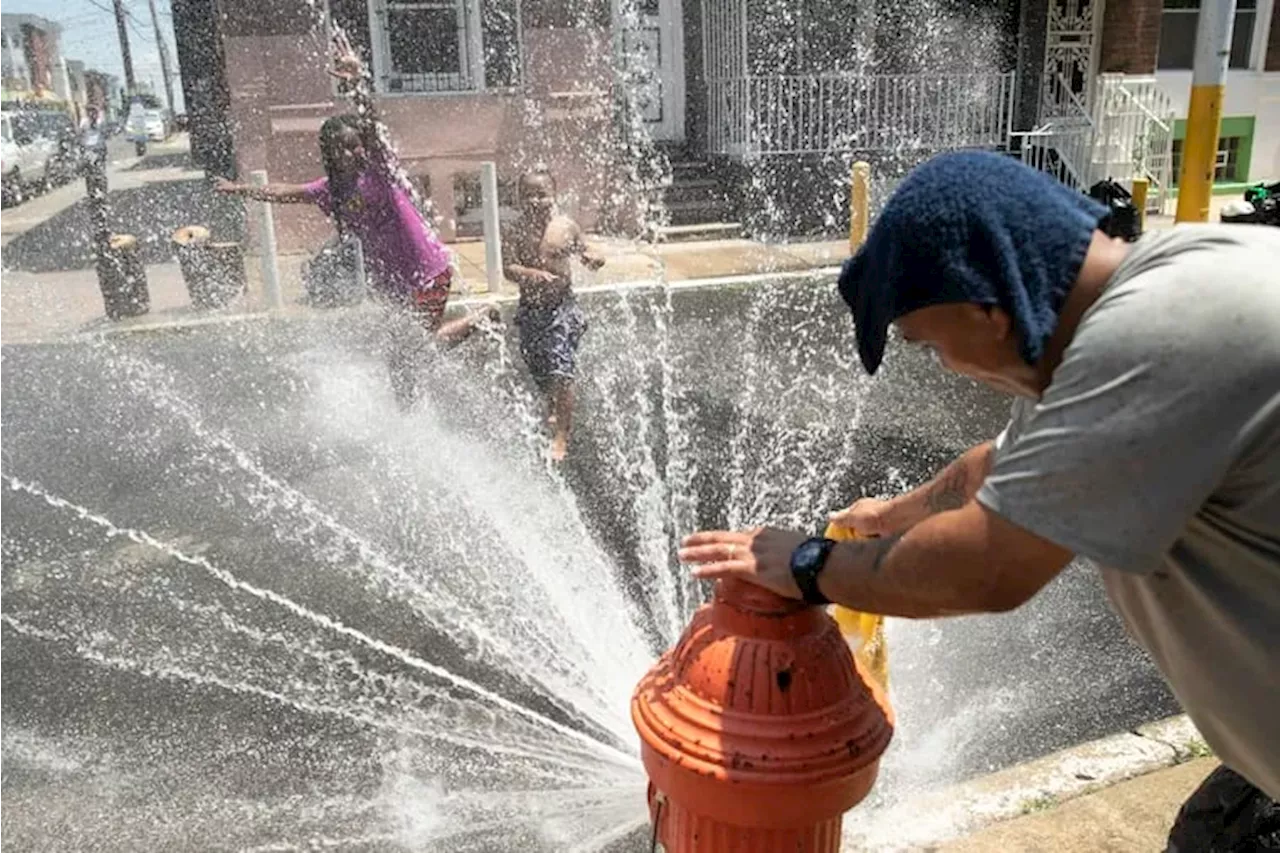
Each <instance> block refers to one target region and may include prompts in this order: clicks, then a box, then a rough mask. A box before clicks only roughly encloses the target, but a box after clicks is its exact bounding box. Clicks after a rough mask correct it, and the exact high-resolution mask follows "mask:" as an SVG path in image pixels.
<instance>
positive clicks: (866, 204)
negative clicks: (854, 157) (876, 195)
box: [849, 160, 871, 254]
mask: <svg viewBox="0 0 1280 853" xmlns="http://www.w3.org/2000/svg"><path fill="white" fill-rule="evenodd" d="M870 221H871V164H870V163H864V162H863V161H861V160H859V161H858V162H856V163H854V164H853V171H852V176H851V181H850V186H849V252H850V253H851V254H852V253H853V252H856V251H858V248H859V247H860V246H861V245H862V244H863V242H865V241H866V239H867V227H868V225H869V224H870Z"/></svg>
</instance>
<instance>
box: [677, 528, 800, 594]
mask: <svg viewBox="0 0 1280 853" xmlns="http://www.w3.org/2000/svg"><path fill="white" fill-rule="evenodd" d="M807 538H808V537H807V536H805V535H804V534H803V533H795V532H792V531H790V530H777V529H775V528H771V527H757V528H756V529H755V530H748V531H744V532H737V533H735V532H732V531H728V530H712V531H705V532H702V533H695V534H693V535H692V536H689V537H688V538H686V539H685V540H684V542H682V543H681V548H680V560H681V562H684V563H691V564H693V576H694V577H696V578H702V579H704V580H715V579H718V578H741V579H742V580H745V581H749V582H751V583H753V584H756V585H757V586H762V587H764V588H765V589H768V590H772V591H773V592H776V593H777V594H778V595H781V596H784V597H786V598H799V597H800V588H799V587H798V586H796V582H795V580H794V579H793V578H792V577H791V552H792V551H794V550H795V549H796V546H798V545H799V544H800V543H801V542H804V541H805V539H807Z"/></svg>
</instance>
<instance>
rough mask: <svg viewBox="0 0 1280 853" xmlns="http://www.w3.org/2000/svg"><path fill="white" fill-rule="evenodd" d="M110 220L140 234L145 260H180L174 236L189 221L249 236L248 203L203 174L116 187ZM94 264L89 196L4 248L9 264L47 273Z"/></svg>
mask: <svg viewBox="0 0 1280 853" xmlns="http://www.w3.org/2000/svg"><path fill="white" fill-rule="evenodd" d="M108 205H109V208H110V210H109V214H108V221H109V222H110V224H111V230H112V232H113V233H116V234H132V235H133V236H135V237H137V238H138V243H139V246H140V248H141V252H142V262H143V263H144V264H158V263H167V262H169V261H172V260H173V259H174V255H173V243H172V241H171V235H172V234H173V232H174V231H175V230H176V229H178V228H180V227H182V226H184V225H204V226H205V227H207V228H209V230H210V231H211V232H212V233H213V238H214V239H215V240H225V241H230V242H241V241H243V240H244V235H245V225H244V204H243V202H241V201H240V200H239V199H235V198H230V197H227V196H220V195H218V194H216V193H214V192H213V189H212V187H211V186H210V185H209V183H208V182H207V181H205V180H203V179H196V180H188V181H157V182H155V183H152V184H148V185H146V186H142V187H136V188H131V189H124V190H115V191H113V192H112V193H111V194H110V196H109V197H108ZM92 266H93V244H92V238H91V234H90V222H89V208H88V204H87V202H86V200H85V199H80V200H79V201H77V202H76V203H75V204H73V205H72V206H71V207H68V208H66V209H65V210H62V211H60V212H59V213H58V214H57V215H55V216H53V217H50V218H49V219H48V220H46V221H45V222H42V223H40V224H39V225H37V226H35V227H34V228H32V229H31V230H29V231H27V232H26V233H24V234H20V235H18V236H16V237H15V238H14V239H13V240H11V241H10V242H9V243H8V244H7V245H6V246H5V247H4V268H5V269H6V270H20V271H23V272H33V273H47V272H65V271H67V270H79V269H87V268H89V267H92Z"/></svg>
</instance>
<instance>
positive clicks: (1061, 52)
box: [1040, 0, 1103, 122]
mask: <svg viewBox="0 0 1280 853" xmlns="http://www.w3.org/2000/svg"><path fill="white" fill-rule="evenodd" d="M1102 8H1103V0H1049V21H1048V25H1047V27H1046V28H1045V52H1044V75H1043V76H1042V77H1041V80H1042V81H1043V83H1042V85H1041V89H1040V121H1041V122H1044V121H1049V120H1051V119H1056V118H1076V117H1078V116H1079V114H1080V113H1081V112H1084V113H1088V112H1089V111H1090V110H1091V109H1092V107H1093V78H1094V74H1095V70H1096V69H1097V67H1098V46H1099V43H1100V42H1101V35H1100V30H1101V28H1102Z"/></svg>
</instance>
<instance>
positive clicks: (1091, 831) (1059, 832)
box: [933, 758, 1218, 853]
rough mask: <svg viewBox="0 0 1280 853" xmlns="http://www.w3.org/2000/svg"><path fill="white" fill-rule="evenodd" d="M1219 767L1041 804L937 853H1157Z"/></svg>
mask: <svg viewBox="0 0 1280 853" xmlns="http://www.w3.org/2000/svg"><path fill="white" fill-rule="evenodd" d="M1217 766H1218V761H1217V759H1215V758H1196V759H1192V760H1190V761H1188V762H1186V763H1185V764H1178V765H1175V766H1173V767H1167V768H1164V769H1161V770H1157V771H1155V772H1153V773H1148V774H1146V775H1144V776H1139V777H1137V778H1135V779H1130V780H1128V781H1126V782H1121V783H1119V784H1117V785H1113V786H1112V787H1110V788H1104V789H1103V790H1101V791H1097V792H1095V793H1092V794H1086V795H1084V796H1082V797H1078V798H1076V799H1073V800H1068V801H1066V802H1062V803H1057V802H1054V801H1045V802H1044V803H1035V804H1032V805H1031V806H1029V807H1028V814H1026V815H1023V816H1021V817H1017V818H1014V819H1012V820H1009V821H1005V822H1003V823H997V824H995V825H993V826H990V827H988V828H986V829H983V830H980V831H978V832H975V833H973V834H972V835H970V836H969V837H968V838H964V839H962V840H960V841H954V842H951V843H947V844H943V845H942V846H941V847H936V848H933V849H934V850H936V851H938V853H991V851H997V850H998V851H1009V853H1013V851H1020V853H1139V851H1149V853H1158V851H1161V850H1164V849H1165V842H1166V839H1167V838H1168V835H1169V827H1170V826H1172V825H1173V820H1174V817H1175V816H1176V815H1177V814H1178V809H1179V808H1180V807H1181V806H1182V803H1183V801H1185V800H1186V799H1187V797H1189V796H1191V792H1192V791H1194V790H1195V789H1196V786H1197V785H1199V784H1200V783H1201V781H1203V780H1204V778H1205V777H1206V776H1208V775H1209V773H1210V772H1211V771H1212V770H1213V769H1214V768H1215V767H1217Z"/></svg>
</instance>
